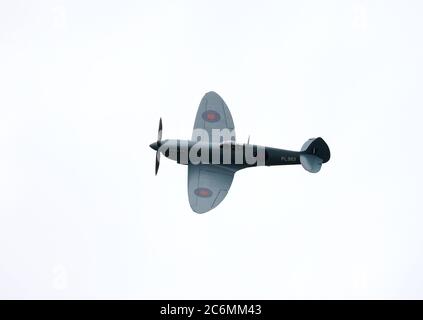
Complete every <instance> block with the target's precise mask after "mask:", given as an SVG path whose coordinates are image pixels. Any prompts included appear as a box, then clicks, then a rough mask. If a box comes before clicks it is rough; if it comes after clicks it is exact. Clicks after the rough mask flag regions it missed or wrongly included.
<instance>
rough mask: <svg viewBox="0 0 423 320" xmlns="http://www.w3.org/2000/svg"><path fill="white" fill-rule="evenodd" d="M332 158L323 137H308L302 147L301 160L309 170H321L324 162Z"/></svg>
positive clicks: (313, 171)
mask: <svg viewBox="0 0 423 320" xmlns="http://www.w3.org/2000/svg"><path fill="white" fill-rule="evenodd" d="M329 159H330V150H329V147H328V145H327V144H326V142H325V141H324V140H323V139H322V138H312V139H308V140H307V141H306V142H305V143H304V144H303V146H302V148H301V155H300V162H301V164H302V166H303V168H304V169H306V170H307V171H308V172H312V173H316V172H319V171H320V168H321V167H322V163H326V162H328V161H329Z"/></svg>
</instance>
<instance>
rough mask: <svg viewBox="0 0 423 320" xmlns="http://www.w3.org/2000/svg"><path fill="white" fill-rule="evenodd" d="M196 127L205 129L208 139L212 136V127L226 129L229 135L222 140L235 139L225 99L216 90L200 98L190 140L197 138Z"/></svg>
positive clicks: (233, 127)
mask: <svg viewBox="0 0 423 320" xmlns="http://www.w3.org/2000/svg"><path fill="white" fill-rule="evenodd" d="M196 129H203V130H206V132H207V134H208V136H209V138H210V139H211V138H212V130H213V129H220V130H223V129H228V130H229V131H230V132H231V135H230V137H228V139H223V140H231V141H235V125H234V121H233V120H232V115H231V112H230V111H229V108H228V106H227V105H226V103H225V101H223V99H222V98H221V97H220V96H219V95H218V94H217V93H216V92H213V91H210V92H208V93H206V94H205V95H204V97H203V99H201V102H200V105H199V107H198V111H197V115H196V117H195V122H194V131H193V133H192V140H194V141H196V140H198V132H197V131H196ZM220 142H222V141H220Z"/></svg>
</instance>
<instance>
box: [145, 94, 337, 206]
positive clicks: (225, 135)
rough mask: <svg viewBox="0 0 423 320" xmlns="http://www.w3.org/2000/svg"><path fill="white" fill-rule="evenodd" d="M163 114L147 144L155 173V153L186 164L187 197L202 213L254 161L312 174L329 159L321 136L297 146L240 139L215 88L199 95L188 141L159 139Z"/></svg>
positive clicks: (156, 168)
mask: <svg viewBox="0 0 423 320" xmlns="http://www.w3.org/2000/svg"><path fill="white" fill-rule="evenodd" d="M162 131H163V125H162V119H161V118H160V121H159V129H158V136H157V141H156V142H153V143H152V144H150V147H151V148H152V149H153V150H155V151H156V167H155V173H156V175H157V172H158V169H159V165H160V154H163V155H164V156H165V157H167V158H170V159H172V160H175V161H176V162H177V163H180V164H184V165H187V166H188V198H189V203H190V206H191V208H192V210H193V211H194V212H196V213H205V212H207V211H210V210H212V209H214V208H216V207H217V206H218V205H219V204H220V203H221V202H222V201H223V199H224V198H225V197H226V195H227V194H228V191H229V188H230V187H231V184H232V181H233V179H234V175H235V172H237V171H238V170H241V169H245V168H251V167H256V166H261V165H265V166H277V165H294V164H301V165H302V166H303V168H304V169H305V170H307V171H308V172H311V173H316V172H318V171H319V170H320V168H321V167H322V163H326V162H328V161H329V159H330V150H329V147H328V145H327V144H326V142H325V141H324V140H323V139H322V138H320V137H319V138H311V139H309V140H307V141H306V142H305V143H304V145H303V146H302V148H301V151H290V150H284V149H277V148H272V147H266V146H259V145H252V144H250V143H249V138H248V142H247V144H239V143H236V141H235V126H234V122H233V120H232V115H231V112H230V111H229V108H228V106H227V105H226V103H225V102H224V101H223V99H222V98H221V97H220V96H219V95H218V94H217V93H216V92H213V91H211V92H208V93H206V94H205V95H204V97H203V99H202V100H201V102H200V105H199V107H198V111H197V115H196V117H195V122H194V130H193V134H192V137H191V140H180V139H166V140H162Z"/></svg>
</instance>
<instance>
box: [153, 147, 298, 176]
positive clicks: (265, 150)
mask: <svg viewBox="0 0 423 320" xmlns="http://www.w3.org/2000/svg"><path fill="white" fill-rule="evenodd" d="M150 147H151V148H152V149H154V150H158V151H159V152H160V153H162V154H163V155H164V156H165V157H167V158H169V159H171V160H174V161H176V162H177V163H180V164H193V165H196V164H212V165H213V164H214V165H220V166H222V165H224V166H230V167H232V168H235V169H237V170H239V169H242V168H247V167H255V166H264V165H265V166H274V165H291V164H300V154H301V152H297V151H290V150H284V149H278V148H271V147H265V146H260V145H253V144H237V143H235V142H233V141H227V142H222V143H204V142H201V141H199V142H196V141H191V140H179V139H168V140H163V141H162V142H161V143H160V144H157V142H155V143H152V144H151V145H150Z"/></svg>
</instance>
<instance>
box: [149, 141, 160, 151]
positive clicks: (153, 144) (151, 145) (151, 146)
mask: <svg viewBox="0 0 423 320" xmlns="http://www.w3.org/2000/svg"><path fill="white" fill-rule="evenodd" d="M150 148H151V149H153V150H156V151H157V149H158V148H159V146H158V145H157V142H153V143H152V144H150Z"/></svg>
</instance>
